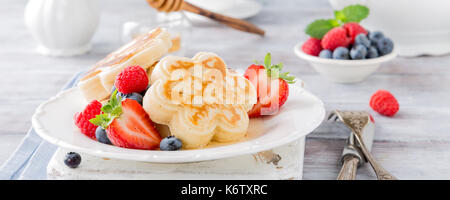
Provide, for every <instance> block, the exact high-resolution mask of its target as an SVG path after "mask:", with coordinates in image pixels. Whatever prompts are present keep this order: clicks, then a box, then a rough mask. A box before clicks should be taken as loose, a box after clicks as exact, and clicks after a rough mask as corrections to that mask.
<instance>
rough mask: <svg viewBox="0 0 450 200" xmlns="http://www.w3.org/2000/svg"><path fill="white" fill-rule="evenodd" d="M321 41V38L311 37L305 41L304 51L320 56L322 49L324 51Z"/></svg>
mask: <svg viewBox="0 0 450 200" xmlns="http://www.w3.org/2000/svg"><path fill="white" fill-rule="evenodd" d="M320 42H321V41H320V40H319V39H316V38H309V39H308V40H306V42H305V43H303V45H302V51H303V52H305V53H306V54H309V55H312V56H318V55H319V53H320V51H322V46H321V44H320Z"/></svg>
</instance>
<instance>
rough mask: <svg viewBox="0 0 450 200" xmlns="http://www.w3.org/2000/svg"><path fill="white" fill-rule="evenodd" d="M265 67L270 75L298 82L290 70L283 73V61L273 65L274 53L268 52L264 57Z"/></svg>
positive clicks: (289, 81) (288, 81) (290, 82)
mask: <svg viewBox="0 0 450 200" xmlns="http://www.w3.org/2000/svg"><path fill="white" fill-rule="evenodd" d="M264 68H265V69H266V72H267V76H269V77H272V78H280V79H283V80H285V81H286V82H287V83H289V84H292V83H295V82H296V80H295V77H294V76H291V75H289V72H284V73H281V70H282V69H283V63H278V64H276V65H272V55H271V54H270V53H267V54H266V56H265V57H264Z"/></svg>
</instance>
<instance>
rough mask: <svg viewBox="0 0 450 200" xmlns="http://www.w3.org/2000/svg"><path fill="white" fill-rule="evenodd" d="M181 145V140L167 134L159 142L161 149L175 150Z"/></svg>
mask: <svg viewBox="0 0 450 200" xmlns="http://www.w3.org/2000/svg"><path fill="white" fill-rule="evenodd" d="M182 146H183V145H182V143H181V140H179V139H178V138H176V137H174V136H168V137H166V138H164V139H163V140H161V143H159V149H161V151H175V150H179V149H181V147H182Z"/></svg>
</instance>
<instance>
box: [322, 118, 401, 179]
mask: <svg viewBox="0 0 450 200" xmlns="http://www.w3.org/2000/svg"><path fill="white" fill-rule="evenodd" d="M328 120H331V121H340V122H342V123H343V124H344V125H345V126H346V127H347V128H349V129H350V130H352V133H353V136H354V138H355V139H356V141H357V143H358V144H359V146H358V147H359V150H361V151H362V153H363V155H364V158H365V159H366V160H367V161H368V162H369V164H370V165H371V166H372V168H373V170H374V171H375V174H376V175H377V178H378V179H379V180H397V178H396V177H395V176H393V175H392V174H390V173H389V172H388V171H387V170H386V169H384V168H383V167H382V166H381V165H380V164H379V163H378V162H377V161H376V160H375V158H374V157H373V156H372V155H371V154H370V152H369V150H368V147H369V146H367V145H366V143H365V140H363V135H364V134H367V135H370V133H367V131H366V130H365V128H366V127H367V124H369V121H370V115H369V113H367V112H364V111H339V110H336V111H334V112H332V113H331V114H330V115H329V117H328ZM367 130H368V131H370V130H369V129H367ZM350 161H352V160H350ZM354 162H355V161H352V166H354Z"/></svg>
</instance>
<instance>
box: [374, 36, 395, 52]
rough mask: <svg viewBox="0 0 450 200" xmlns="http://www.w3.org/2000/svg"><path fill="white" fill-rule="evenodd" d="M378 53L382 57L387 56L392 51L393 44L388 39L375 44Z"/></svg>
mask: <svg viewBox="0 0 450 200" xmlns="http://www.w3.org/2000/svg"><path fill="white" fill-rule="evenodd" d="M377 48H378V52H379V53H380V54H381V55H382V56H383V55H386V54H389V53H391V52H392V50H393V49H394V43H393V42H392V40H391V39H389V38H382V39H380V40H378V42H377Z"/></svg>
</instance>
